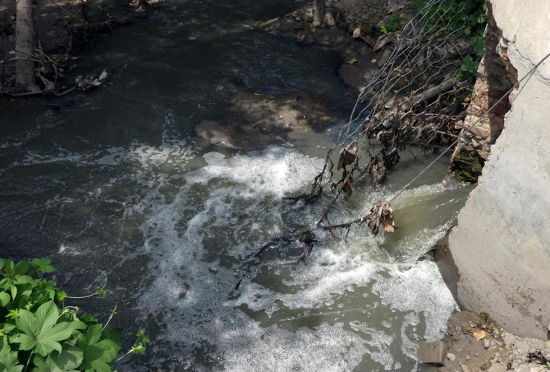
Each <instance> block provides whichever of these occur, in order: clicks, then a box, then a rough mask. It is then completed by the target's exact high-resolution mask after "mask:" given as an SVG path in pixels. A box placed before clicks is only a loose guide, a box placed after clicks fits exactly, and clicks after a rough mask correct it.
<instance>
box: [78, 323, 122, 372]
mask: <svg viewBox="0 0 550 372" xmlns="http://www.w3.org/2000/svg"><path fill="white" fill-rule="evenodd" d="M101 333H102V326H101V325H100V324H96V325H93V326H91V327H90V328H88V330H87V331H86V335H85V337H84V338H83V339H82V340H81V341H80V342H79V345H78V346H79V347H80V348H81V349H82V350H84V360H83V361H82V367H81V368H82V369H84V370H88V369H93V370H95V371H98V372H99V371H110V370H111V369H110V368H109V365H108V363H110V362H112V361H113V360H114V359H115V357H116V355H117V354H118V351H119V350H120V347H119V346H118V345H117V344H116V343H115V342H113V341H112V340H102V341H99V339H100V338H101Z"/></svg>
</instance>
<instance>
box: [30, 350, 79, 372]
mask: <svg viewBox="0 0 550 372" xmlns="http://www.w3.org/2000/svg"><path fill="white" fill-rule="evenodd" d="M83 356H84V353H83V352H82V350H80V349H79V348H77V347H76V346H72V345H64V347H63V352H61V353H59V352H57V351H54V352H53V353H51V354H50V355H49V356H48V357H47V358H46V359H44V358H42V357H40V356H37V357H36V358H34V360H33V362H34V364H35V365H36V368H34V370H33V371H37V372H38V371H39V372H42V371H48V372H65V371H74V370H76V369H77V368H78V367H79V366H80V365H81V364H82V359H83Z"/></svg>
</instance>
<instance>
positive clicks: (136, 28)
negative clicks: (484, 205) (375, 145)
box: [0, 0, 469, 371]
mask: <svg viewBox="0 0 550 372" xmlns="http://www.w3.org/2000/svg"><path fill="white" fill-rule="evenodd" d="M107 5H108V3H107V4H106V6H107ZM292 7H293V2H292V1H275V0H262V1H258V0H256V1H249V0H246V1H244V0H243V1H239V2H234V1H229V0H216V1H204V0H200V1H199V0H187V1H171V2H169V3H167V4H166V6H165V8H164V10H163V11H162V12H160V13H159V14H157V15H154V16H153V17H152V18H150V19H149V20H146V21H143V22H141V23H139V24H134V25H131V26H128V27H123V28H119V29H115V30H114V33H113V34H109V35H105V36H95V37H93V38H91V39H90V47H89V50H87V51H85V52H84V54H83V57H84V58H83V59H82V61H81V62H80V65H79V66H77V67H76V69H75V70H74V71H72V72H71V73H72V74H78V73H80V72H82V71H90V70H94V71H97V72H101V70H102V69H103V68H108V69H109V70H110V72H111V76H110V79H109V81H108V83H107V84H106V85H105V86H103V87H101V88H99V89H97V90H96V91H94V92H93V93H89V94H77V95H72V96H67V97H63V98H62V99H51V100H44V101H41V100H32V101H17V102H9V103H8V104H6V103H4V104H3V105H2V106H1V110H2V116H1V117H2V125H1V126H0V134H1V140H0V190H1V192H0V249H1V252H2V254H1V255H2V256H10V257H12V258H15V259H23V258H30V257H35V256H39V257H42V256H46V257H50V258H51V259H52V261H53V264H54V266H56V267H57V268H58V271H57V274H56V275H55V276H54V278H55V279H56V280H57V281H58V282H59V285H60V286H61V287H62V288H63V289H65V290H67V291H68V292H69V293H70V294H73V295H81V294H85V293H87V292H88V291H90V290H92V287H93V286H94V285H96V284H98V281H97V278H98V274H97V270H98V269H102V270H106V271H107V274H108V278H109V279H108V285H107V298H106V299H103V300H102V299H92V300H86V301H80V302H77V301H74V302H73V304H74V305H79V306H82V307H84V308H86V309H87V310H88V311H90V312H93V313H94V314H96V315H97V316H98V317H99V319H101V320H106V319H107V318H108V315H109V309H110V308H111V307H113V306H114V305H115V304H116V305H117V306H118V315H117V316H116V318H115V319H114V320H113V322H112V324H113V325H114V326H119V327H123V328H124V329H125V333H124V335H125V340H126V341H125V346H126V347H129V345H131V343H132V342H133V339H132V336H133V334H135V332H136V331H137V330H138V329H145V330H146V332H147V334H149V335H150V337H151V339H152V340H153V343H152V344H151V345H150V346H149V347H148V353H147V356H145V357H137V356H136V357H132V358H128V359H127V360H125V361H124V362H122V363H119V364H118V365H117V366H116V368H117V369H118V370H119V371H150V370H158V369H160V370H163V371H186V370H189V371H217V370H226V371H383V370H387V371H411V370H416V369H417V368H418V367H417V365H416V361H415V343H416V342H417V341H419V340H435V339H439V338H441V337H442V336H443V335H444V331H445V324H446V321H447V319H448V317H449V315H450V314H451V313H452V312H453V311H455V309H456V304H455V302H454V300H453V298H452V296H451V294H450V293H449V291H448V289H447V288H446V287H445V285H444V283H443V281H442V279H441V277H440V274H439V272H438V271H437V268H436V266H435V264H434V263H433V262H431V261H430V260H429V259H425V258H422V257H423V256H424V253H425V252H426V251H427V250H428V249H429V248H430V247H431V246H432V245H433V244H434V242H435V241H436V240H437V239H438V238H439V237H440V236H442V235H443V234H444V232H445V231H446V230H447V229H448V228H449V227H450V226H451V225H452V224H453V223H454V218H455V216H456V213H457V211H458V210H459V209H460V208H461V207H462V205H463V204H464V201H465V199H466V196H467V194H468V192H469V189H468V188H464V187H460V186H458V185H454V184H448V183H443V182H442V181H441V180H442V177H443V175H444V173H445V169H446V162H447V160H446V159H443V160H442V162H441V163H438V164H437V165H436V166H435V167H434V168H432V169H431V170H430V171H429V172H427V173H426V174H425V176H424V177H422V178H421V179H420V180H419V181H418V182H417V183H416V184H414V185H413V187H412V188H411V190H409V191H407V192H405V193H404V194H403V196H402V197H401V198H400V199H399V200H398V201H396V203H395V204H394V209H395V212H396V223H397V225H398V226H399V229H398V230H397V232H396V233H395V234H392V235H384V234H381V235H379V236H377V237H373V236H372V235H371V234H370V233H369V232H368V231H367V230H366V229H359V228H354V229H352V230H351V232H350V234H349V236H348V237H347V239H339V240H335V239H332V238H331V237H330V236H329V235H323V234H318V235H317V240H318V243H317V244H316V246H315V248H314V250H313V252H312V254H311V256H310V257H308V258H307V260H306V261H305V262H299V261H298V258H299V257H300V255H301V254H302V251H303V249H304V247H303V246H302V245H300V243H299V242H287V243H285V244H281V245H278V246H276V247H274V248H272V249H271V250H269V251H268V252H266V254H265V255H264V256H263V259H262V261H261V262H252V261H251V260H250V257H252V256H253V255H254V254H255V253H256V251H257V249H258V247H259V246H260V245H262V244H264V243H265V242H267V241H269V240H270V239H272V238H274V237H277V236H279V235H281V234H284V233H285V232H287V231H289V230H292V229H294V230H299V229H302V228H307V227H309V226H313V225H314V224H315V223H316V220H317V218H319V216H320V215H321V214H322V211H323V207H324V206H326V204H327V203H328V202H329V200H328V199H326V200H321V201H320V202H318V203H316V204H314V205H311V206H304V205H302V204H300V203H291V202H288V201H285V200H284V199H283V197H285V196H292V195H297V194H300V193H303V192H306V191H308V190H309V187H310V184H311V181H312V179H313V177H314V176H315V174H316V173H317V172H318V171H319V170H320V169H321V167H322V159H323V158H324V156H325V153H326V151H327V149H328V148H329V147H330V146H331V145H332V144H333V142H334V141H335V138H336V136H337V132H338V130H339V128H340V126H341V125H343V124H344V123H345V120H341V119H335V120H334V122H333V123H331V124H330V125H328V126H327V128H328V129H327V130H325V131H313V130H311V131H310V132H305V133H300V134H296V135H292V134H289V135H288V137H287V138H284V140H285V141H286V143H287V145H286V146H280V147H270V148H267V149H265V150H263V151H257V152H248V153H247V152H243V151H231V150H223V149H219V148H212V147H208V146H206V145H205V144H204V143H202V142H199V141H198V140H197V139H196V138H195V137H194V134H193V127H194V126H195V125H196V124H198V123H199V122H200V121H201V120H204V119H209V120H217V119H224V118H226V115H227V112H226V111H225V106H224V104H225V102H226V101H227V99H228V97H230V96H231V95H232V94H234V93H235V92H237V91H247V92H257V93H259V94H264V95H274V94H277V93H286V92H294V91H304V92H308V93H310V94H314V95H318V96H323V97H329V98H330V97H332V100H331V99H328V101H327V102H329V103H328V106H329V108H328V109H329V111H331V112H332V113H333V114H334V116H335V118H339V117H344V116H346V115H348V114H349V112H348V111H347V110H348V106H347V104H345V103H342V102H344V101H345V100H344V99H343V98H341V97H344V96H345V94H346V93H347V92H348V90H347V88H346V87H345V86H344V85H343V83H342V82H341V80H340V79H339V77H338V75H337V73H336V71H337V68H338V65H339V63H340V62H341V61H340V57H339V56H338V54H336V53H334V52H329V51H326V50H323V49H320V48H316V47H314V46H311V47H301V46H297V45H295V44H293V43H292V42H290V41H287V40H284V39H281V38H277V37H274V36H269V35H265V34H262V33H259V32H256V31H254V30H252V29H251V27H250V24H251V23H252V22H253V21H257V20H262V19H267V18H271V17H274V16H279V15H282V14H284V13H286V12H287V11H289V10H291V9H292ZM43 103H45V105H44V104H43ZM429 161H430V159H427V158H425V157H424V156H423V155H422V154H421V153H419V154H418V157H417V159H416V160H415V159H413V158H412V156H409V157H404V159H403V161H402V163H401V164H400V165H398V166H397V167H396V168H395V169H394V170H393V171H392V173H391V174H390V176H389V178H388V181H387V185H386V187H385V188H382V189H373V188H372V187H371V186H370V185H369V184H368V182H362V183H361V182H359V183H358V184H357V190H356V192H355V195H354V197H352V199H351V200H350V201H349V202H347V203H339V204H338V206H337V208H336V210H335V211H334V213H333V214H331V219H332V221H333V222H338V221H345V220H347V219H348V218H351V217H355V216H358V215H364V214H366V211H367V210H368V209H369V208H370V207H371V206H372V205H373V204H374V203H376V202H379V201H380V200H382V199H383V198H385V197H387V196H389V195H391V194H392V193H393V192H395V191H396V190H397V189H398V188H399V187H401V186H403V185H404V184H405V183H406V182H408V181H409V180H410V179H411V178H412V177H414V176H415V175H416V174H417V173H418V172H419V171H420V170H421V169H422V168H423V167H424V166H425V165H426V164H427V163H428V162H429ZM240 278H244V280H243V282H242V284H241V286H240V287H239V289H238V290H235V289H234V288H235V285H236V283H237V281H238V280H239V279H240Z"/></svg>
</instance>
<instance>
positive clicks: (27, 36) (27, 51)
mask: <svg viewBox="0 0 550 372" xmlns="http://www.w3.org/2000/svg"><path fill="white" fill-rule="evenodd" d="M35 25H36V24H35V22H34V1H33V0H16V23H15V58H16V61H15V81H16V83H17V85H18V86H19V88H20V89H24V90H27V91H29V92H37V91H40V89H39V88H38V86H37V85H36V82H35V78H36V76H35V70H34V61H33V60H32V59H34V58H35V57H34V50H35V49H36V45H37V38H36V26H35Z"/></svg>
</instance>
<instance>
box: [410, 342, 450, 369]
mask: <svg viewBox="0 0 550 372" xmlns="http://www.w3.org/2000/svg"><path fill="white" fill-rule="evenodd" d="M446 353H447V345H445V343H444V342H442V341H435V342H420V343H418V353H417V359H418V362H419V363H422V364H429V365H432V366H435V367H442V366H444V365H445V355H446Z"/></svg>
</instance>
